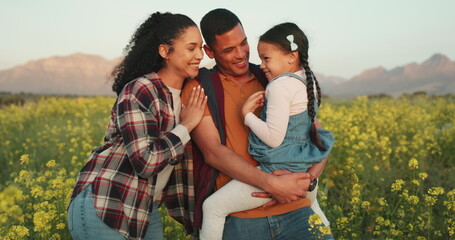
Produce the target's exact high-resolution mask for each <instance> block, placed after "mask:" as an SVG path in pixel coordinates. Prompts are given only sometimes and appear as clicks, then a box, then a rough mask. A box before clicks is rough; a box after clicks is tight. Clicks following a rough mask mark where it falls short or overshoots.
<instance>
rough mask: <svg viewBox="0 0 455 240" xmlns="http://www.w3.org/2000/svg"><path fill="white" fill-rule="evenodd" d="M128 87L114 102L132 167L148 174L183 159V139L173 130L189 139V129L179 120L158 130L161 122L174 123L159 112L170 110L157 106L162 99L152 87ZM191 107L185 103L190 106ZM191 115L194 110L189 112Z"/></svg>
mask: <svg viewBox="0 0 455 240" xmlns="http://www.w3.org/2000/svg"><path fill="white" fill-rule="evenodd" d="M138 82H139V81H138ZM137 84H139V85H140V83H136V84H134V85H137ZM127 87H130V88H131V89H126V90H125V91H124V92H126V93H125V95H124V96H121V97H119V98H120V100H119V102H118V104H117V121H118V127H119V129H120V132H121V134H122V138H123V143H124V146H125V148H126V152H127V154H128V158H129V160H130V163H131V165H132V167H133V169H134V171H135V172H136V173H137V174H138V175H139V176H141V177H144V178H147V177H150V176H152V175H155V174H157V173H159V172H160V171H161V170H162V169H163V168H164V167H165V166H166V165H167V164H172V165H175V164H177V163H179V162H180V161H182V160H183V152H184V144H185V143H184V142H182V139H181V138H180V137H179V136H177V135H176V134H175V133H177V132H179V133H180V134H184V135H185V134H186V135H187V137H182V138H184V139H187V140H184V141H188V140H189V135H188V132H189V131H190V130H191V129H187V128H186V127H185V126H183V125H181V124H179V125H177V126H176V127H175V128H174V129H173V130H172V131H170V132H164V133H163V132H161V129H162V126H161V124H173V123H172V122H164V123H162V119H161V118H162V114H171V113H169V112H168V111H169V110H167V109H159V108H160V107H159V102H161V101H165V99H159V95H158V94H157V90H156V89H155V88H150V87H144V86H135V87H133V86H127ZM196 103H199V104H200V105H201V104H202V103H206V101H202V102H201V101H200V100H199V101H197V102H196ZM193 107H194V106H187V108H190V109H192V108H193ZM200 107H201V108H202V106H200ZM204 108H205V105H204ZM202 109H203V108H202ZM182 111H183V110H182ZM202 112H203V110H201V111H200V113H199V114H200V117H199V119H200V118H201V117H202ZM192 117H194V114H192V115H191V116H190V118H192ZM197 122H199V121H197ZM193 125H195V124H193ZM192 127H194V126H192ZM185 130H186V132H185Z"/></svg>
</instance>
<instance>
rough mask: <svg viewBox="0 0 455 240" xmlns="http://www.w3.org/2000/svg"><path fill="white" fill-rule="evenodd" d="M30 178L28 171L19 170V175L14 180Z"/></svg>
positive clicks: (22, 180) (23, 180) (25, 180)
mask: <svg viewBox="0 0 455 240" xmlns="http://www.w3.org/2000/svg"><path fill="white" fill-rule="evenodd" d="M29 178H30V173H29V172H28V171H27V170H21V171H20V172H19V177H18V178H16V179H14V181H15V182H24V183H25V182H27V181H28V180H29Z"/></svg>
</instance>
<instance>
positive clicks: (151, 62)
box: [111, 12, 197, 96]
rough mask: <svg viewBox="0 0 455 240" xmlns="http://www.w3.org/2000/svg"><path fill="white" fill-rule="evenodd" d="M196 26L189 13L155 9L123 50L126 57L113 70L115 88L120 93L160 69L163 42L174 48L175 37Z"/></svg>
mask: <svg viewBox="0 0 455 240" xmlns="http://www.w3.org/2000/svg"><path fill="white" fill-rule="evenodd" d="M192 26H195V27H197V25H196V24H195V23H194V22H193V20H191V19H190V18H189V17H187V16H185V15H182V14H172V13H169V12H166V13H160V12H156V13H153V14H152V15H151V16H150V17H149V18H148V19H147V20H146V21H145V22H144V23H142V24H141V26H139V28H138V29H137V30H136V32H135V33H134V35H133V37H132V38H131V40H130V42H129V43H128V45H127V46H126V47H125V49H124V50H123V53H124V55H125V58H124V59H123V61H122V62H121V63H120V64H119V65H117V66H116V67H115V68H114V70H113V71H112V73H111V75H112V77H113V78H114V84H113V85H112V90H113V91H114V92H116V93H117V96H118V95H119V94H120V93H121V92H122V89H123V87H125V85H126V84H127V83H129V82H131V81H132V80H134V79H136V78H138V77H141V76H143V75H146V74H149V73H151V72H157V71H159V70H160V69H161V68H162V67H163V63H164V60H163V58H162V57H161V56H160V54H159V53H158V47H159V46H160V44H167V45H170V46H171V47H170V49H169V51H172V44H173V43H174V40H175V39H177V38H179V37H180V36H181V35H182V34H183V32H184V31H185V29H187V28H188V27H192Z"/></svg>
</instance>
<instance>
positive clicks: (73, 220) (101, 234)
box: [68, 185, 164, 240]
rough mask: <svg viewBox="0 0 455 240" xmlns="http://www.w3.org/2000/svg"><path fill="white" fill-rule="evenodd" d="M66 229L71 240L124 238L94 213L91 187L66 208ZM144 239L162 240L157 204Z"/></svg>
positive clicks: (161, 225) (154, 206) (122, 239)
mask: <svg viewBox="0 0 455 240" xmlns="http://www.w3.org/2000/svg"><path fill="white" fill-rule="evenodd" d="M68 228H69V230H70V233H71V236H72V237H73V239H75V240H77V239H84V240H85V239H106V240H108V239H109V240H111V239H112V240H117V239H119V240H120V239H121V240H125V239H126V238H125V237H124V236H123V235H122V234H120V233H119V232H117V231H116V230H114V229H112V228H110V227H109V226H108V225H106V224H105V223H104V222H103V221H102V220H101V218H100V217H99V216H98V214H97V213H96V210H95V207H94V201H93V197H92V186H91V185H90V186H88V187H86V188H85V189H84V190H83V191H82V192H81V193H79V194H78V195H77V196H76V197H75V198H74V199H73V201H72V202H71V204H70V206H69V208H68ZM145 239H153V240H163V239H164V236H163V223H162V221H161V215H160V211H159V210H158V204H156V203H154V204H153V212H152V214H151V216H150V223H149V226H148V228H147V232H146V234H145Z"/></svg>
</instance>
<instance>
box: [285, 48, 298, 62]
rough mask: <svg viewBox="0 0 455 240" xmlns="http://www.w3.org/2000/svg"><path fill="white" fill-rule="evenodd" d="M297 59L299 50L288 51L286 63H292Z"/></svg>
mask: <svg viewBox="0 0 455 240" xmlns="http://www.w3.org/2000/svg"><path fill="white" fill-rule="evenodd" d="M298 60H299V52H298V51H292V52H290V53H289V58H288V63H289V64H294V63H296V62H297V61H298Z"/></svg>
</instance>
